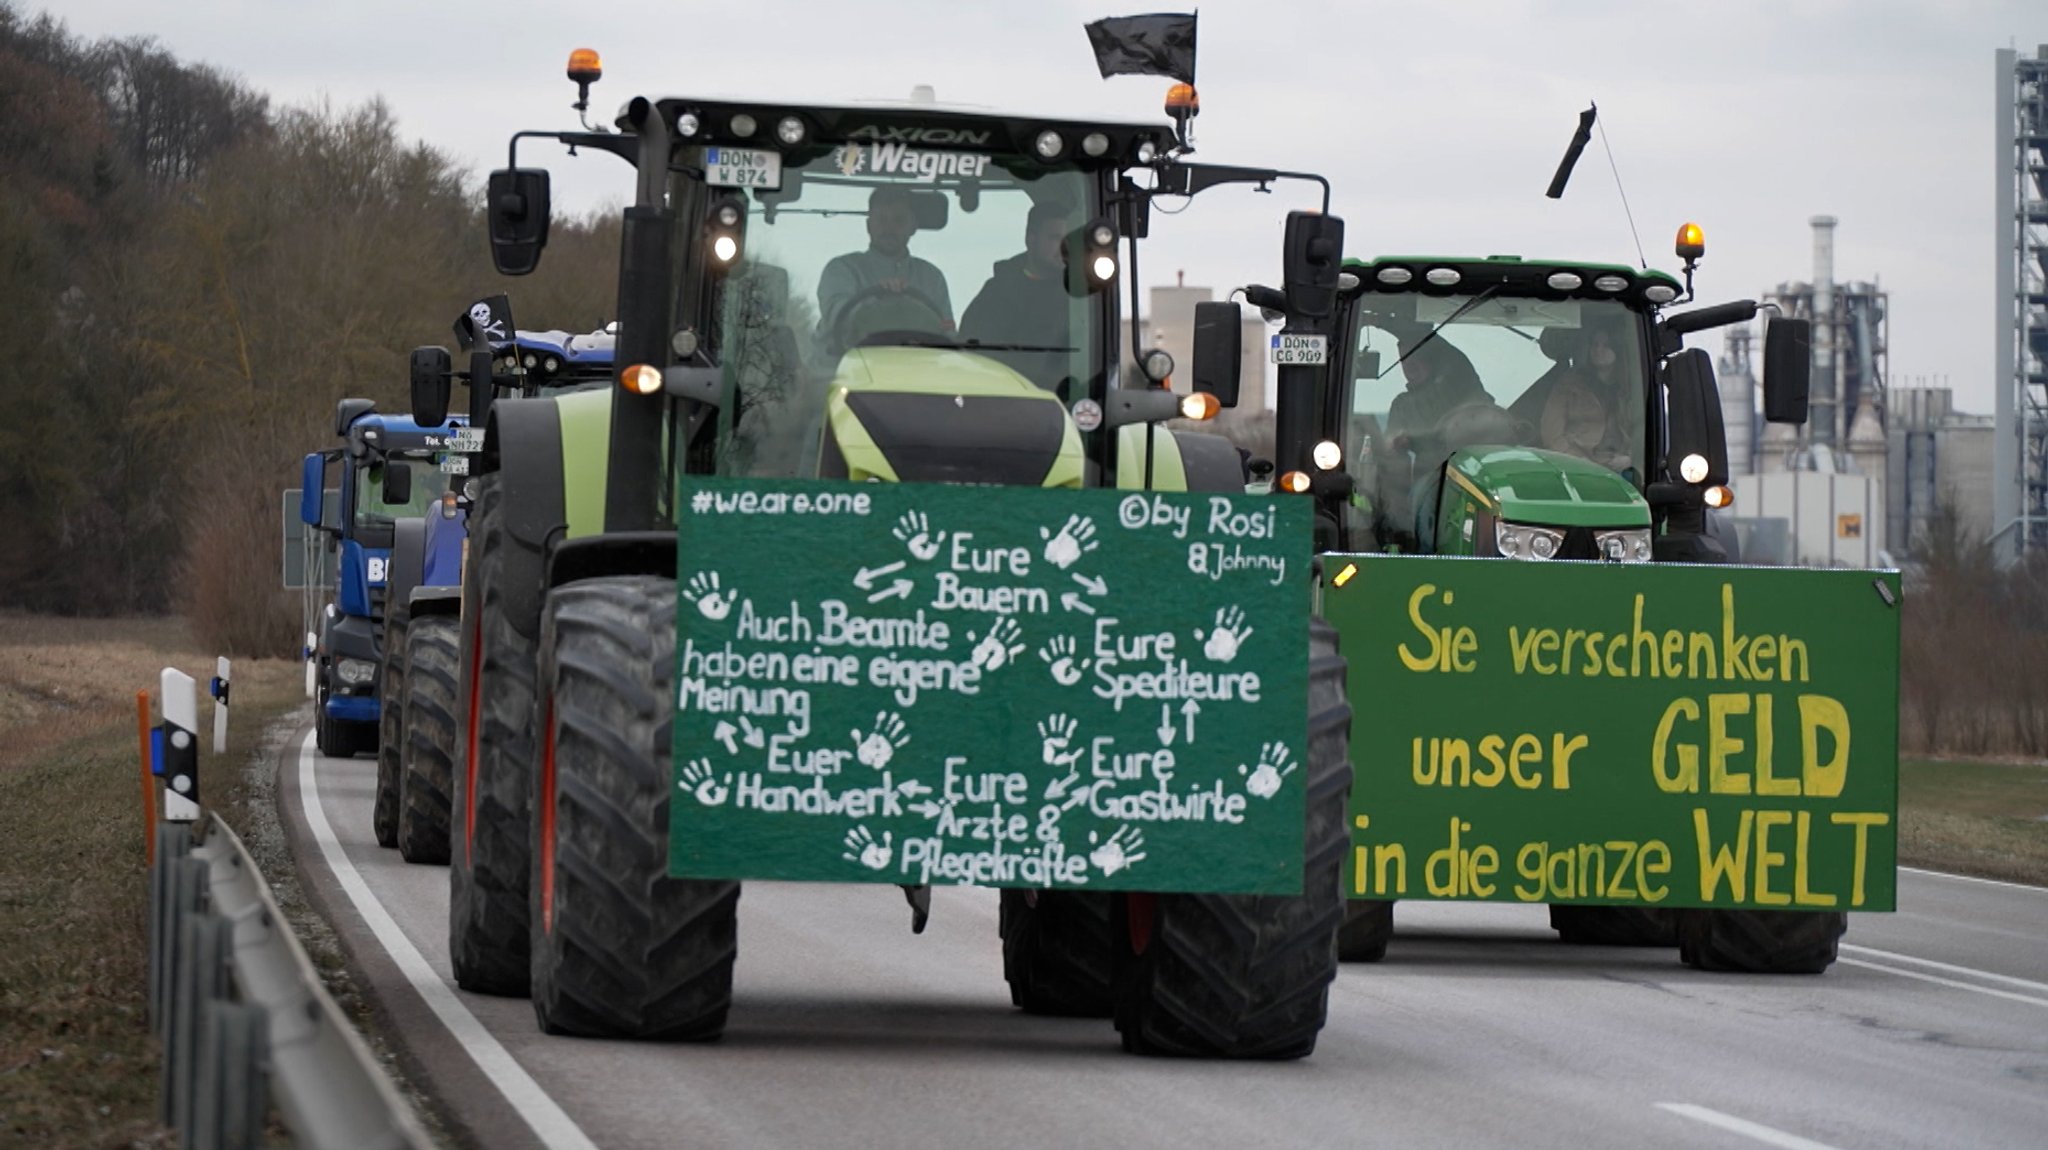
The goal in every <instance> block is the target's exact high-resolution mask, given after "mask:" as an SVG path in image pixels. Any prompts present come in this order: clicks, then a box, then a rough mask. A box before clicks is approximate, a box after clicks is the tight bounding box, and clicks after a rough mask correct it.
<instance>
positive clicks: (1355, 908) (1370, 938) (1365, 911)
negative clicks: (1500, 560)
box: [1337, 898, 1394, 962]
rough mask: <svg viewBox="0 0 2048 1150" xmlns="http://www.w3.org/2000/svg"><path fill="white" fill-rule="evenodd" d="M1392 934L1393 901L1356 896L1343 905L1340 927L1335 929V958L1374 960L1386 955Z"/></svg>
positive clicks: (1346, 960) (1345, 960) (1362, 960)
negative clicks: (1342, 921)
mask: <svg viewBox="0 0 2048 1150" xmlns="http://www.w3.org/2000/svg"><path fill="white" fill-rule="evenodd" d="M1393 937H1394V901H1393V900H1392V899H1375V898H1358V899H1352V900H1351V901H1350V902H1347V903H1345V904H1344V926H1343V927H1342V928H1341V929H1339V930H1338V931H1337V957H1338V959H1340V960H1341V961H1344V962H1378V961H1379V960H1380V959H1383V958H1385V957H1387V940H1389V939H1391V938H1393Z"/></svg>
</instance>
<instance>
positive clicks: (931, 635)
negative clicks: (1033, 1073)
mask: <svg viewBox="0 0 2048 1150" xmlns="http://www.w3.org/2000/svg"><path fill="white" fill-rule="evenodd" d="M677 507H678V514H677V520H678V523H677V528H678V530H677V566H676V580H677V591H678V602H677V613H676V676H675V692H676V695H675V704H676V714H675V723H674V736H673V737H674V746H673V752H674V764H675V775H676V787H677V790H676V793H675V795H674V796H673V800H672V801H671V802H670V804H669V808H670V836H669V842H670V871H671V873H673V874H675V875H678V876H685V877H706V878H709V877H720V878H771V879H791V880H804V881H831V882H890V883H951V884H967V883H971V884H978V885H987V886H1020V887H1064V888H1079V887H1086V888H1089V889H1130V890H1152V891H1179V890H1202V891H1219V892H1239V893H1265V894H1288V893H1297V892H1299V890H1300V887H1301V875H1302V861H1301V850H1302V830H1303V818H1304V815H1303V810H1304V802H1303V800H1304V788H1305V786H1306V783H1305V776H1306V772H1304V771H1302V770H1301V769H1300V767H1301V765H1302V764H1303V762H1304V755H1305V753H1306V750H1307V748H1306V745H1305V742H1306V735H1307V705H1308V704H1307V680H1308V659H1307V656H1308V617H1309V615H1308V613H1309V603H1308V600H1309V590H1310V579H1309V573H1308V570H1307V566H1308V559H1307V556H1308V554H1309V550H1310V548H1309V523H1308V510H1309V509H1308V504H1307V501H1306V500H1288V499H1271V498H1262V497H1250V496H1245V495H1236V494H1233V495H1181V494H1167V493H1159V492H1118V491H1102V490H1093V491H1072V490H1065V491H1051V490H1040V489H1035V488H1011V487H956V486H939V485H924V484H918V485H896V484H861V485H852V484H844V483H824V482H797V481H779V482H771V481H728V480H713V479H702V480H700V479H689V480H685V481H684V483H683V485H682V487H681V488H680V490H679V492H678V502H677Z"/></svg>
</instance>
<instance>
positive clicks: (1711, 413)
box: [1664, 347, 1728, 489]
mask: <svg viewBox="0 0 2048 1150" xmlns="http://www.w3.org/2000/svg"><path fill="white" fill-rule="evenodd" d="M1664 402H1665V424H1666V427H1667V429H1668V432H1669V435H1668V437H1667V438H1668V449H1667V450H1666V452H1665V455H1664V469H1665V472H1666V473H1667V474H1668V475H1669V476H1670V477H1671V478H1672V479H1673V480H1678V481H1683V482H1685V483H1689V484H1691V485H1692V486H1693V487H1694V488H1696V489H1698V488H1706V487H1714V486H1718V485H1720V484H1724V483H1726V482H1728V432H1727V429H1726V428H1725V427H1724V426H1723V425H1722V423H1721V389H1720V388H1719V387H1718V386H1717V385H1716V384H1715V383H1714V360H1713V357H1712V356H1709V355H1708V354H1707V353H1706V352H1705V351H1704V350H1702V349H1700V348H1697V347H1694V348H1688V349H1686V350H1685V351H1682V352H1679V353H1678V354H1677V355H1674V356H1672V357H1671V358H1670V359H1668V360H1666V361H1665V363H1664ZM1689 455H1697V456H1699V457H1700V458H1702V459H1704V460H1706V461H1707V470H1706V474H1705V475H1702V476H1700V477H1699V478H1696V479H1695V478H1693V477H1692V476H1689V475H1686V474H1685V471H1684V463H1685V459H1686V457H1687V456H1689Z"/></svg>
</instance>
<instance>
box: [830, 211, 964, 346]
mask: <svg viewBox="0 0 2048 1150" xmlns="http://www.w3.org/2000/svg"><path fill="white" fill-rule="evenodd" d="M867 225H868V247H867V250H866V251H859V252H848V253H846V254H845V255H842V256H837V257H834V258H833V260H832V261H831V262H830V263H828V264H826V265H825V270H824V271H823V272H822V273H821V274H820V275H819V276H818V331H819V334H820V336H821V337H822V338H823V340H824V342H825V343H826V344H827V345H828V346H829V347H831V348H833V349H834V350H844V349H845V348H847V347H851V346H853V345H854V344H856V343H858V342H860V338H861V336H863V335H865V334H869V333H872V332H876V331H885V330H894V329H903V330H912V331H930V332H934V333H935V334H949V333H951V332H952V330H953V298H952V296H951V294H950V293H949V292H948V291H947V290H946V276H945V273H943V272H941V271H939V269H938V267H937V266H936V265H934V264H932V263H930V262H929V261H927V260H921V259H919V258H917V257H916V256H914V255H911V254H910V237H911V236H912V235H914V234H916V232H917V215H916V212H915V211H914V207H913V203H912V200H911V192H910V189H908V188H902V187H880V188H876V189H875V190H874V192H873V193H871V194H870V195H869V196H868V218H867Z"/></svg>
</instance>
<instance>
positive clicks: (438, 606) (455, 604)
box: [405, 587, 462, 619]
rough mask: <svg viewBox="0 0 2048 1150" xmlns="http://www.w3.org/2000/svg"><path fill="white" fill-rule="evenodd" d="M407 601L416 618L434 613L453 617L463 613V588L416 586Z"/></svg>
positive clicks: (408, 607)
mask: <svg viewBox="0 0 2048 1150" xmlns="http://www.w3.org/2000/svg"><path fill="white" fill-rule="evenodd" d="M405 603H406V607H407V609H408V610H410V611H411V612H412V617H413V618H415V619H424V618H427V617H429V616H432V615H446V616H450V617H453V616H456V615H460V614H462V588H460V587H415V588H413V589H412V595H411V596H410V597H409V598H407V599H406V601H405Z"/></svg>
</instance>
